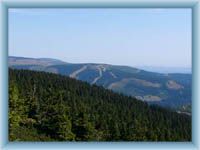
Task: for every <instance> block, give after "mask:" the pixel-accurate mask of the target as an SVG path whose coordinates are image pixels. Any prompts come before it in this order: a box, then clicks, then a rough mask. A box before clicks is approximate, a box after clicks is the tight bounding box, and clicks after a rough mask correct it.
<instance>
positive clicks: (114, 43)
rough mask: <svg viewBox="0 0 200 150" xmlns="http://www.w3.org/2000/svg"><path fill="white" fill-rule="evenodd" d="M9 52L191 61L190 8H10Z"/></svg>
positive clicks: (76, 58)
mask: <svg viewBox="0 0 200 150" xmlns="http://www.w3.org/2000/svg"><path fill="white" fill-rule="evenodd" d="M9 55H10V56H24V57H34V58H57V59H61V60H64V61H66V62H71V63H91V62H92V63H107V64H115V65H128V66H163V67H191V9H9Z"/></svg>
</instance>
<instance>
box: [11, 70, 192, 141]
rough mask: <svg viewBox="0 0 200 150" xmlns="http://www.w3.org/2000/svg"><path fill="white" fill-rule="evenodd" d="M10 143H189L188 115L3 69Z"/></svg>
mask: <svg viewBox="0 0 200 150" xmlns="http://www.w3.org/2000/svg"><path fill="white" fill-rule="evenodd" d="M9 140H10V141H191V116H188V115H185V114H178V113H176V112H174V111H172V110H168V109H166V108H162V107H159V106H156V105H148V104H147V103H145V102H143V101H140V100H137V99H136V98H134V97H131V96H125V95H123V94H119V93H115V92H113V91H111V90H107V89H104V88H103V87H101V86H97V85H91V84H88V83H86V82H83V81H79V80H76V79H72V78H69V77H66V76H62V75H57V74H53V73H45V72H37V71H28V70H15V69H9Z"/></svg>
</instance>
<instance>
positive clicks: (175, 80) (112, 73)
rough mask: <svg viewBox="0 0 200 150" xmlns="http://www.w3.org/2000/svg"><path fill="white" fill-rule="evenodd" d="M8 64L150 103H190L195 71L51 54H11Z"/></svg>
mask: <svg viewBox="0 0 200 150" xmlns="http://www.w3.org/2000/svg"><path fill="white" fill-rule="evenodd" d="M8 64H9V67H10V68H14V69H27V70H35V71H44V72H51V73H56V74H61V75H65V76H69V77H71V78H75V79H77V80H81V81H86V82H88V83H90V84H96V85H99V86H103V87H104V88H106V89H110V90H113V91H114V92H118V93H123V94H125V95H128V96H134V97H136V98H137V99H140V100H142V101H146V102H148V103H150V104H158V105H161V106H164V107H171V108H182V107H183V108H184V107H185V106H191V93H192V92H191V85H192V74H189V73H156V72H150V71H145V70H143V69H139V68H134V67H129V66H117V65H110V64H97V63H77V64H74V63H67V62H64V61H61V60H57V59H51V58H25V57H13V56H10V57H9V62H8Z"/></svg>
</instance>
